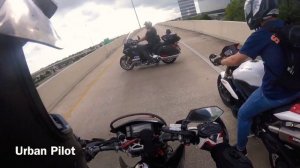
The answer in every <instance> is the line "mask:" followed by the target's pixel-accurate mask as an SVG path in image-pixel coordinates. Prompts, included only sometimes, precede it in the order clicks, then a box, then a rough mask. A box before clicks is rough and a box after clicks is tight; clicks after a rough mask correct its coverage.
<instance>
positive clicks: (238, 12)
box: [225, 0, 245, 21]
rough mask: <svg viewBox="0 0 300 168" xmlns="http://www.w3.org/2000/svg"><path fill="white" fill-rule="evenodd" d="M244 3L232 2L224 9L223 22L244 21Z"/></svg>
mask: <svg viewBox="0 0 300 168" xmlns="http://www.w3.org/2000/svg"><path fill="white" fill-rule="evenodd" d="M244 3H245V0H232V1H231V2H230V4H229V5H228V6H227V8H226V9H225V20H231V21H245V15H244Z"/></svg>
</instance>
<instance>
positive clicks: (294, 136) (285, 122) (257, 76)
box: [209, 44, 300, 168]
mask: <svg viewBox="0 0 300 168" xmlns="http://www.w3.org/2000/svg"><path fill="white" fill-rule="evenodd" d="M238 45H239V44H233V45H229V46H226V47H224V48H223V50H222V52H221V53H220V56H221V57H227V56H230V55H233V54H235V53H237V52H238V50H239V49H238ZM216 57H217V55H216V54H211V55H210V56H209V59H210V61H211V62H213V60H214V59H215V58H216ZM263 75H264V65H263V61H262V60H260V59H256V60H248V61H246V62H244V63H242V64H241V65H240V66H228V67H226V70H225V71H222V72H221V73H220V74H219V76H218V79H217V87H218V91H219V95H220V97H221V99H222V101H223V103H224V104H225V105H227V106H228V107H229V108H231V109H232V113H233V115H234V116H235V117H237V114H238V109H239V108H240V107H241V105H242V104H243V103H244V102H245V101H246V100H247V98H248V97H249V96H250V95H251V93H252V92H254V91H255V90H256V89H257V88H258V87H260V85H261V84H262V78H263ZM252 132H253V133H254V135H255V136H257V137H259V138H260V139H261V140H262V141H263V143H264V145H265V147H266V148H267V150H268V152H269V160H270V164H271V166H272V167H274V168H277V167H278V168H279V167H287V168H291V167H297V166H300V158H299V156H300V99H298V100H295V101H294V102H293V103H290V104H287V105H284V106H282V107H279V108H275V109H272V110H269V111H266V112H264V113H262V114H260V115H258V116H257V117H255V118H254V120H253V124H252Z"/></svg>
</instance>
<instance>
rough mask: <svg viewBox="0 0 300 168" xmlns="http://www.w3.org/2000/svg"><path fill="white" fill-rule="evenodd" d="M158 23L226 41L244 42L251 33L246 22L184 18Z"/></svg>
mask: <svg viewBox="0 0 300 168" xmlns="http://www.w3.org/2000/svg"><path fill="white" fill-rule="evenodd" d="M159 24H160V25H165V26H170V27H176V28H181V29H185V30H191V31H195V32H199V33H203V34H207V35H210V36H213V37H216V38H220V39H224V40H227V41H232V42H238V43H240V44H244V42H245V40H246V39H247V37H248V36H249V35H250V34H251V31H250V29H249V27H248V26H247V23H245V22H233V21H218V20H184V21H168V22H163V23H159Z"/></svg>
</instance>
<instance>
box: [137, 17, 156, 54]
mask: <svg viewBox="0 0 300 168" xmlns="http://www.w3.org/2000/svg"><path fill="white" fill-rule="evenodd" d="M144 25H145V27H146V30H147V32H146V34H145V36H144V37H142V38H141V39H139V42H141V41H145V40H146V41H147V42H148V44H147V45H145V50H146V51H144V52H143V56H144V59H146V60H148V59H151V58H152V57H151V56H150V54H153V53H154V52H155V51H154V49H155V46H156V45H158V44H159V42H160V38H159V36H158V35H157V31H156V29H155V28H154V27H153V26H152V23H151V22H145V23H144ZM142 59H143V58H142Z"/></svg>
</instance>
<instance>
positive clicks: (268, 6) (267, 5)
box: [244, 0, 279, 30]
mask: <svg viewBox="0 0 300 168" xmlns="http://www.w3.org/2000/svg"><path fill="white" fill-rule="evenodd" d="M244 11H245V18H246V21H247V24H248V26H249V28H250V29H251V30H253V29H257V28H259V27H260V24H261V22H262V21H263V20H265V19H267V18H269V17H270V16H276V15H278V14H279V10H278V0H246V2H245V6H244Z"/></svg>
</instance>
